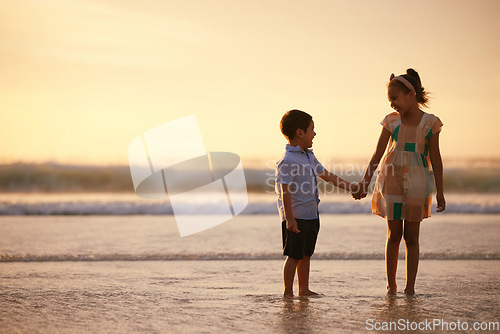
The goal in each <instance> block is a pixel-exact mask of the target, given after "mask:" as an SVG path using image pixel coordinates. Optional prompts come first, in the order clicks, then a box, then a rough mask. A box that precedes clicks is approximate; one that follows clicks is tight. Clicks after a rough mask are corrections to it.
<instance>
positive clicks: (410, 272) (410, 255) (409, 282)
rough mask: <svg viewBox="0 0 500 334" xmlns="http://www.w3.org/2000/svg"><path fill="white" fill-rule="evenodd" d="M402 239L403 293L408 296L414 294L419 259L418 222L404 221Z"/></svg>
mask: <svg viewBox="0 0 500 334" xmlns="http://www.w3.org/2000/svg"><path fill="white" fill-rule="evenodd" d="M404 225H405V227H404V239H405V245H406V288H405V293H406V294H407V295H409V296H412V295H414V294H415V280H416V278H417V270H418V260H419V252H420V246H419V241H418V239H419V235H420V222H409V221H405V223H404Z"/></svg>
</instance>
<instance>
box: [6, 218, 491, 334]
mask: <svg viewBox="0 0 500 334" xmlns="http://www.w3.org/2000/svg"><path fill="white" fill-rule="evenodd" d="M498 220H499V216H498V215H486V214H481V215H478V214H476V215H473V214H443V215H439V214H435V215H434V216H433V217H431V218H430V219H428V220H425V221H424V222H423V223H422V228H421V259H422V260H421V262H420V267H419V274H418V276H417V284H416V291H417V295H416V296H415V297H406V296H405V295H404V294H403V293H402V290H403V288H404V247H403V245H402V246H401V251H400V259H401V260H400V263H399V267H398V284H399V294H398V295H397V296H396V297H393V298H389V297H386V295H385V269H384V268H385V267H384V255H383V254H384V243H385V223H384V220H383V219H382V218H379V217H376V216H373V215H368V214H336V215H334V214H323V215H322V216H321V230H320V235H319V239H318V244H317V248H316V253H315V255H313V258H312V265H311V289H312V290H314V291H317V292H320V293H322V294H324V296H323V297H322V298H310V299H300V298H296V299H294V300H293V301H284V300H283V299H282V281H281V269H282V265H283V257H282V255H281V251H280V247H281V239H280V238H281V236H280V229H279V227H280V223H279V221H277V217H276V216H275V215H240V216H237V217H235V218H233V219H232V220H231V221H229V222H227V223H224V224H222V225H219V226H217V227H215V228H212V229H210V230H207V231H204V232H202V233H198V234H195V235H192V236H188V237H184V238H181V237H180V236H179V234H178V230H177V226H176V224H175V218H174V216H172V215H127V216H117V215H107V216H102V215H101V216H98V215H87V216H81V215H80V216H62V215H59V216H54V215H47V216H2V217H1V218H0V260H1V262H0V282H1V283H0V309H1V311H2V317H1V318H0V328H1V329H0V331H1V332H5V333H12V332H20V333H36V332H38V333H47V332H55V333H57V332H60V333H66V332H76V333H92V332H111V333H113V332H120V333H122V332H126V333H132V332H148V333H150V332H153V333H215V332H217V333H219V332H227V333H229V332H242V333H256V332H264V333H288V332H298V333H325V332H342V333H346V332H351V333H362V332H391V331H390V330H389V331H387V330H386V331H379V330H376V328H379V329H382V328H383V327H382V326H384V325H390V322H391V321H392V322H397V321H401V323H399V325H402V324H407V325H409V326H411V325H413V326H416V325H418V324H419V323H422V322H424V323H425V321H427V322H430V321H433V320H434V319H440V321H443V322H447V323H448V325H449V324H452V325H451V326H453V324H455V326H456V324H457V321H458V322H460V323H462V325H461V326H463V323H464V322H466V323H467V324H468V326H471V327H469V328H468V329H467V330H463V327H459V328H455V330H451V331H450V332H453V333H455V332H457V333H462V332H463V333H469V332H471V328H472V326H473V324H474V323H475V322H479V323H481V322H486V323H487V324H488V323H490V322H492V323H494V324H498V321H499V320H500V309H499V307H498V303H499V301H500V291H499V289H498V286H499V283H500V282H499V275H498V273H499V272H500V261H499V260H500V255H499V254H500V247H499V242H498V241H499V237H498V236H499V235H500V224H499V221H498ZM295 284H297V283H295ZM295 291H297V289H296V287H295ZM400 319H402V320H400ZM395 324H397V323H395ZM395 324H393V325H395ZM494 324H493V325H494ZM483 326H486V325H483ZM428 329H429V328H428V327H427V330H425V329H424V330H423V331H422V332H430V331H429V330H428ZM442 329H443V328H441V327H440V330H437V329H436V332H443V330H442ZM392 332H401V328H397V329H396V330H394V331H392ZM492 332H493V331H492Z"/></svg>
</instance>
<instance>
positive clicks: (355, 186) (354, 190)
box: [349, 182, 367, 200]
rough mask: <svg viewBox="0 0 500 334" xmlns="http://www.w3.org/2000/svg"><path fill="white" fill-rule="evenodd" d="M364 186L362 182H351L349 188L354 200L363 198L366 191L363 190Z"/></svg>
mask: <svg viewBox="0 0 500 334" xmlns="http://www.w3.org/2000/svg"><path fill="white" fill-rule="evenodd" d="M364 188H365V187H364V183H363V182H359V183H351V185H350V189H349V190H350V192H351V196H352V198H354V199H355V200H360V199H363V198H365V197H366V195H367V192H366V191H365V189H364Z"/></svg>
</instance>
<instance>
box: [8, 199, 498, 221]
mask: <svg viewBox="0 0 500 334" xmlns="http://www.w3.org/2000/svg"><path fill="white" fill-rule="evenodd" d="M203 199H204V198H200V199H198V200H196V199H191V201H190V202H189V203H185V208H184V212H191V213H192V214H193V215H196V214H198V213H199V212H210V209H213V205H212V203H210V202H208V203H207V202H206V201H204V200H203ZM447 201H448V203H447V208H446V211H445V212H444V213H445V214H500V198H497V197H495V196H491V195H487V194H473V195H472V194H469V195H456V196H449V197H447ZM433 202H435V201H433ZM188 210H189V211H188ZM432 211H433V212H434V211H435V203H434V204H433V207H432ZM320 213H321V214H370V213H371V203H370V200H369V199H367V200H364V201H354V200H352V199H350V198H349V196H348V195H343V194H335V195H330V196H324V199H323V200H322V201H321V204H320ZM173 214H174V213H173V209H172V206H171V205H170V203H169V202H168V200H145V199H141V198H139V197H137V196H135V195H123V194H122V195H120V194H113V195H106V196H102V195H99V194H93V195H90V194H88V195H85V196H84V195H71V194H65V195H52V196H49V195H40V194H38V195H24V194H21V195H19V194H18V195H5V194H4V195H0V215H4V216H6V215H9V216H30V215H42V216H46V215H119V216H122V215H173ZM241 214H242V215H263V214H264V215H267V214H269V215H277V214H278V211H277V208H276V198H275V195H274V194H272V195H271V194H269V195H267V194H261V195H257V196H252V195H251V196H250V198H249V203H248V206H247V207H246V208H245V210H243V212H242V213H241Z"/></svg>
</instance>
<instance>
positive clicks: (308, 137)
mask: <svg viewBox="0 0 500 334" xmlns="http://www.w3.org/2000/svg"><path fill="white" fill-rule="evenodd" d="M301 132H302V140H303V148H304V149H306V148H311V147H312V146H313V139H314V137H315V136H316V132H314V121H312V120H311V123H310V124H309V127H308V128H307V131H306V132H305V133H304V132H303V131H302V130H301Z"/></svg>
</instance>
